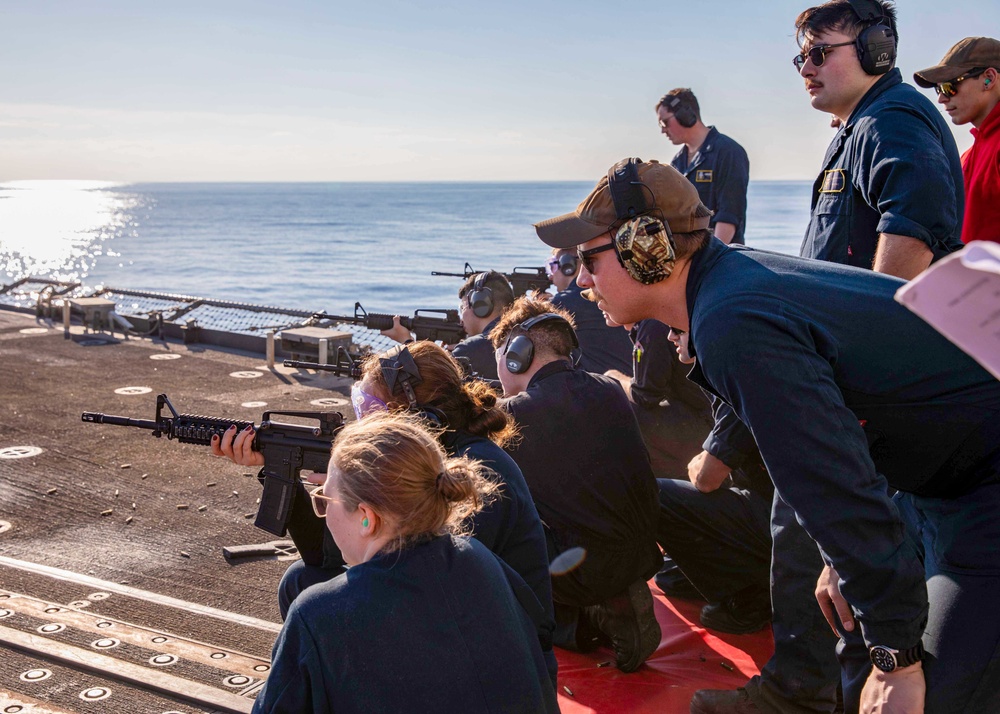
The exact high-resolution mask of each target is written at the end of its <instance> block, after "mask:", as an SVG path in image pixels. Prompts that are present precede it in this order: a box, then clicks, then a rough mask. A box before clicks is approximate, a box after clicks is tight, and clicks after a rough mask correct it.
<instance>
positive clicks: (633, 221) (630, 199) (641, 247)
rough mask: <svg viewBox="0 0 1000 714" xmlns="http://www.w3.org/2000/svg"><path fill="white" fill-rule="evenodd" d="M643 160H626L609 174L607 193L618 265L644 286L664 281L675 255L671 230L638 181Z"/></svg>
mask: <svg viewBox="0 0 1000 714" xmlns="http://www.w3.org/2000/svg"><path fill="white" fill-rule="evenodd" d="M641 163H642V159H627V160H625V161H620V162H618V163H617V164H615V165H614V166H613V167H612V168H611V170H610V171H608V189H609V190H610V192H611V200H612V201H614V204H615V214H616V215H617V217H618V220H619V222H621V225H620V226H619V227H618V229H617V231H614V239H613V240H614V246H615V253H616V254H617V255H618V262H620V263H621V265H622V267H623V268H625V270H626V271H627V272H628V274H629V275H631V276H632V278H633V279H634V280H637V281H639V282H640V283H642V284H643V285H652V284H653V283H658V282H660V281H661V280H664V279H665V278H667V277H668V276H669V275H670V273H672V272H673V270H674V262H675V261H676V258H677V251H676V250H675V249H674V238H673V234H671V232H670V226H668V225H667V222H666V221H665V220H663V216H662V214H661V213H660V212H659V211H658V210H657V209H656V204H655V203H654V204H653V205H652V206H650V205H649V203H647V201H646V194H645V193H644V192H649V189H648V188H647V187H646V186H645V185H644V184H643V183H642V181H640V180H639V171H638V165H639V164H641Z"/></svg>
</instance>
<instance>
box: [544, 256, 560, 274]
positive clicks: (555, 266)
mask: <svg viewBox="0 0 1000 714" xmlns="http://www.w3.org/2000/svg"><path fill="white" fill-rule="evenodd" d="M558 271H559V258H549V260H548V262H546V263H545V273H546V274H547V275H548V276H549V277H550V278H551V277H552V276H553V275H555V274H556V273H557V272H558Z"/></svg>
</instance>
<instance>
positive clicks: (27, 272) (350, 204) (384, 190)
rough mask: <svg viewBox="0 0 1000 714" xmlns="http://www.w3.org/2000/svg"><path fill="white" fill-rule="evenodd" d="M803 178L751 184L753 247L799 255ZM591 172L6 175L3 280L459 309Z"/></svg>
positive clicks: (316, 304)
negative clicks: (223, 178)
mask: <svg viewBox="0 0 1000 714" xmlns="http://www.w3.org/2000/svg"><path fill="white" fill-rule="evenodd" d="M809 185H810V184H809V182H784V181H781V182H778V181H764V182H762V181H757V182H751V184H750V189H749V195H748V203H749V206H748V215H747V234H746V238H747V244H748V245H751V246H755V247H758V248H762V249H766V250H773V251H778V252H784V253H789V254H796V253H797V252H798V248H799V243H800V241H801V238H802V234H803V232H804V231H805V227H806V223H807V222H808V214H809ZM591 187H592V184H591V183H589V182H550V183H274V184H267V183H233V184H225V183H205V184H198V183H174V184H127V185H121V184H109V183H104V182H95V181H24V182H10V183H4V184H0V282H3V283H5V284H9V283H11V282H13V281H14V280H17V279H20V278H23V277H27V276H33V277H46V278H51V279H56V280H65V281H78V282H82V283H83V284H84V285H87V286H91V287H96V286H99V285H110V286H114V287H119V288H133V289H137V290H153V291H158V292H169V293H175V294H183V295H198V296H204V297H210V298H216V299H222V300H234V301H240V302H250V303H256V304H261V305H275V306H280V307H288V308H298V309H305V310H317V311H319V310H322V311H326V312H330V313H339V314H346V313H351V312H352V311H353V305H354V302H355V301H361V302H362V303H363V304H364V306H365V307H366V308H367V309H368V310H369V311H376V312H398V313H400V314H412V312H413V311H414V310H416V309H418V308H449V307H454V306H455V305H456V303H457V291H458V288H459V286H460V284H461V281H460V279H459V278H448V277H433V276H431V274H430V273H431V271H432V270H438V271H444V272H462V270H463V268H464V265H465V263H466V262H468V263H469V264H470V265H471V266H472V267H473V268H474V269H476V270H486V269H490V268H492V269H496V270H502V271H506V272H509V271H510V270H511V269H513V268H514V267H533V266H539V265H542V264H543V263H544V260H545V258H546V256H547V252H548V251H547V249H546V247H545V246H544V245H543V244H542V243H541V242H540V241H539V240H538V239H537V237H536V236H535V233H534V230H533V228H532V223H534V222H537V221H539V220H542V219H545V218H550V217H552V216H555V215H558V214H561V213H566V212H568V211H570V210H572V209H573V208H574V207H575V206H576V204H577V203H579V201H580V200H582V199H583V198H584V197H585V196H586V195H587V193H588V191H589V190H590V188H591Z"/></svg>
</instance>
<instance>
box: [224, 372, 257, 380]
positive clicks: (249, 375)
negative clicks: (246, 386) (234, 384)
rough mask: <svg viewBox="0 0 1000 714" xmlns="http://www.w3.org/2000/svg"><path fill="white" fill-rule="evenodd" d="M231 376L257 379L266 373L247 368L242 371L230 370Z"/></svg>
mask: <svg viewBox="0 0 1000 714" xmlns="http://www.w3.org/2000/svg"><path fill="white" fill-rule="evenodd" d="M229 376H230V377H233V378H234V379H257V377H263V376H264V375H263V373H261V372H252V371H249V370H245V371H242V372H230V373H229Z"/></svg>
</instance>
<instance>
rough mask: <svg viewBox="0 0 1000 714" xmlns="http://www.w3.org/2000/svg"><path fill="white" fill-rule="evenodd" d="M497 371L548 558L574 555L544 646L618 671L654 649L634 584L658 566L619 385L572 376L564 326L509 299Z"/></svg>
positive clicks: (642, 453)
mask: <svg viewBox="0 0 1000 714" xmlns="http://www.w3.org/2000/svg"><path fill="white" fill-rule="evenodd" d="M492 338H493V344H494V346H496V348H497V372H498V373H499V375H500V381H501V383H502V384H503V388H504V395H505V396H506V397H507V399H506V400H505V406H506V407H507V409H508V410H509V411H510V413H511V414H512V415H513V417H514V421H515V423H516V424H517V427H518V430H519V435H520V438H519V440H518V441H517V442H516V443H515V444H514V445H513V446H510V447H508V449H509V450H510V453H511V455H512V456H513V457H514V460H515V461H516V462H517V464H518V466H520V467H521V472H522V473H523V474H524V479H525V481H527V483H528V489H529V490H530V491H531V495H532V497H533V498H534V500H535V505H536V506H537V508H538V515H539V516H541V518H542V522H543V524H544V525H545V536H546V540H547V541H548V546H549V554H550V557H555V556H556V555H557V554H559V553H562V552H564V551H567V550H569V549H570V548H574V547H582V548H584V549H585V550H586V551H587V557H586V559H585V560H584V561H583V563H582V564H581V565H580V566H579V567H577V568H576V569H574V570H572V571H570V572H568V573H565V574H563V575H558V576H554V577H553V579H552V597H553V600H554V601H555V612H556V639H555V643H556V645H558V646H561V647H565V648H568V649H580V650H587V649H591V648H593V647H594V646H596V645H597V644H600V643H602V642H604V643H609V644H610V645H611V646H612V647H613V648H614V651H615V655H616V664H617V666H618V668H619V669H620V670H622V671H623V672H631V671H633V670H635V669H638V668H639V666H640V665H642V663H643V662H644V661H645V660H646V658H647V657H649V656H650V655H651V654H652V653H653V652H654V651H655V650H656V648H657V647H658V646H659V644H660V627H659V625H658V624H657V622H656V618H655V617H654V614H653V599H652V595H651V593H650V591H649V586H648V585H647V583H646V581H647V580H648V579H649V578H651V577H652V576H653V575H654V574H655V573H656V571H657V570H659V568H660V565H661V564H662V562H663V556H662V555H661V553H660V549H659V547H658V546H657V544H656V522H657V516H658V512H659V503H658V500H657V489H656V480H655V479H654V478H653V472H652V470H651V468H650V465H649V455H648V454H647V452H646V447H645V445H644V444H643V441H642V434H641V433H640V432H639V425H638V423H637V422H636V419H635V415H634V414H633V413H632V408H631V406H630V405H629V401H628V397H626V396H625V392H624V391H623V390H622V387H621V385H620V384H619V383H618V382H617V381H616V380H614V379H612V378H611V377H605V376H604V375H600V374H592V373H590V372H587V371H585V370H582V369H578V368H577V367H576V365H575V364H574V360H573V357H572V354H573V352H574V348H576V347H578V345H579V343H578V342H577V339H576V333H575V332H574V330H573V322H572V318H571V317H570V315H569V314H568V313H567V312H566V311H564V310H562V309H560V308H558V307H554V306H553V305H552V304H551V303H549V302H548V301H547V300H542V299H537V298H534V299H533V298H518V300H517V301H515V302H514V304H513V305H512V306H511V307H510V309H509V310H507V312H505V313H504V315H503V317H502V318H500V322H499V323H498V324H497V326H496V327H495V328H494V329H493V333H492Z"/></svg>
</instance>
